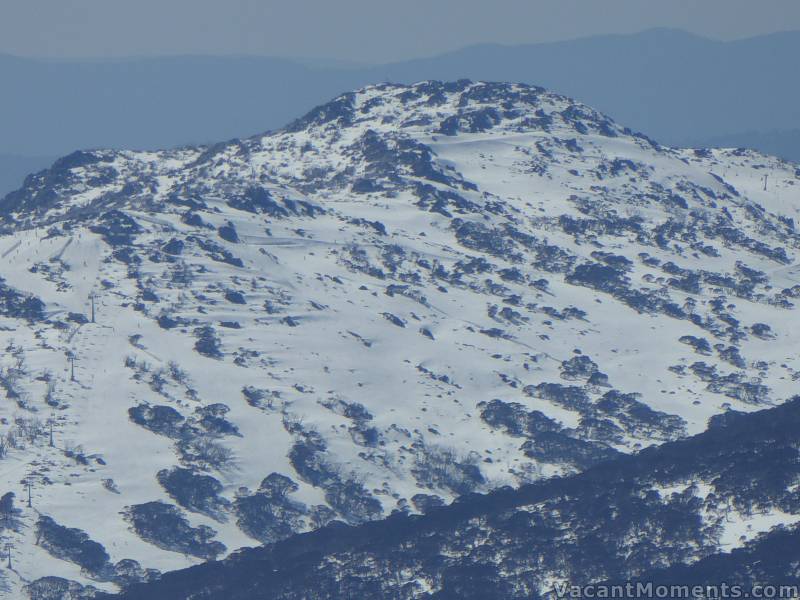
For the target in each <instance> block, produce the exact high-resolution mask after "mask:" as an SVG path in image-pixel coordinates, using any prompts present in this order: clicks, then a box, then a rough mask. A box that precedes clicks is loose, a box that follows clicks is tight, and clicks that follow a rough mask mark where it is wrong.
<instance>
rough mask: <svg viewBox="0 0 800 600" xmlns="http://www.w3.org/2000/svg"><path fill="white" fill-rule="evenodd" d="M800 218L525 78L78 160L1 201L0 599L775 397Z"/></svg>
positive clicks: (103, 578) (783, 388) (739, 181)
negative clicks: (7, 562) (3, 501)
mask: <svg viewBox="0 0 800 600" xmlns="http://www.w3.org/2000/svg"><path fill="white" fill-rule="evenodd" d="M765 177H766V190H765V189H764V188H765V185H764V181H765ZM798 211H800V179H798V170H797V168H796V167H795V166H794V165H791V164H789V163H786V162H782V161H780V160H778V159H775V158H771V157H767V156H763V155H760V154H756V153H754V152H750V151H740V150H679V149H672V148H665V147H662V146H660V145H658V144H657V143H655V142H653V141H651V140H649V139H647V138H645V137H643V136H640V135H636V134H634V133H632V132H631V131H629V130H627V129H625V128H623V127H621V126H619V125H617V124H616V123H614V122H613V121H611V120H610V119H608V118H606V117H605V116H603V115H601V114H599V113H597V112H595V111H593V110H592V109H590V108H588V107H586V106H583V105H581V104H578V103H575V102H573V101H572V100H570V99H568V98H564V97H562V96H557V95H554V94H550V93H548V92H546V91H544V90H542V89H539V88H534V87H528V86H522V85H510V84H486V83H472V82H466V81H462V82H455V83H439V82H424V83H420V84H417V85H413V86H399V85H388V84H386V85H380V86H373V87H368V88H365V89H363V90H360V91H358V92H355V93H352V94H346V95H343V96H341V97H339V98H337V99H335V100H334V101H332V102H331V103H329V104H327V105H325V106H322V107H319V108H318V109H316V110H315V111H312V113H310V114H309V115H307V116H306V117H304V118H303V119H300V120H298V121H296V122H295V123H293V124H291V125H290V126H289V127H287V128H286V129H284V130H281V131H277V132H274V133H268V134H264V135H259V136H256V137H253V138H250V139H247V140H234V141H231V142H226V143H223V144H219V145H217V146H213V147H199V148H183V149H179V150H171V151H164V152H127V151H126V152H116V151H105V150H103V151H91V152H79V153H75V154H73V155H70V156H68V157H65V158H63V159H61V160H59V161H58V162H57V163H56V164H55V165H54V166H53V167H52V168H51V169H50V170H48V171H44V172H42V173H39V174H36V175H34V176H31V177H29V178H28V180H27V181H26V184H25V186H24V187H23V188H22V189H21V190H19V191H17V192H14V193H12V194H10V195H9V196H7V197H6V198H5V200H3V201H2V202H0V215H2V226H3V231H4V234H3V235H2V236H0V257H2V258H0V278H1V279H0V343H1V344H2V347H3V348H4V349H5V352H4V353H3V355H2V357H0V365H2V371H1V372H0V374H1V375H2V388H3V392H4V394H5V396H6V399H5V400H4V401H2V402H0V419H2V421H1V423H2V424H1V425H0V433H2V434H3V436H4V442H3V445H2V456H3V458H2V460H0V493H5V492H6V491H12V492H14V493H15V495H16V498H15V500H14V510H13V512H12V513H11V514H10V515H9V516H8V517H7V518H6V519H5V520H4V523H5V525H3V527H4V529H3V536H4V539H5V543H10V544H12V546H13V549H12V560H13V563H14V570H13V571H10V572H9V571H4V575H3V577H4V579H3V581H2V585H5V586H6V589H7V590H8V593H10V594H21V593H22V591H21V590H22V589H23V587H24V586H25V585H27V584H29V583H30V582H33V581H35V580H37V579H39V578H41V577H45V576H56V577H61V578H64V579H68V580H72V581H75V582H78V583H79V584H81V585H91V586H94V587H97V588H100V589H115V588H116V587H118V586H119V585H121V584H124V582H125V581H126V575H124V573H129V574H130V573H131V572H134V574H133V575H127V577H129V579H127V580H132V579H144V578H147V577H152V576H153V575H154V573H153V572H152V571H151V572H148V571H146V570H147V569H158V570H167V569H175V568H180V567H183V566H187V565H189V564H192V563H195V562H199V561H201V560H205V559H207V558H211V557H214V556H223V555H225V554H227V553H228V552H230V551H233V550H235V549H236V548H239V547H241V546H245V545H253V544H256V543H259V542H267V541H273V540H276V539H280V538H281V537H285V536H287V535H289V534H290V533H292V532H293V531H303V530H307V529H309V528H313V527H315V526H318V525H320V524H323V523H326V522H328V521H330V520H331V519H334V518H336V519H341V520H345V521H348V522H354V523H357V522H360V521H363V520H367V519H374V518H378V517H380V516H381V515H387V514H389V513H391V512H392V511H394V510H412V511H413V510H424V507H425V506H428V505H430V503H431V502H433V503H436V502H441V501H450V500H452V499H453V498H454V497H456V496H457V495H459V494H463V493H466V492H469V491H482V490H488V489H491V488H493V487H497V486H501V485H516V484H519V483H522V482H527V481H531V480H535V479H537V478H540V477H546V476H551V475H557V474H564V473H571V472H575V471H579V470H581V469H583V468H585V467H587V466H589V465H591V464H594V463H595V462H598V461H600V460H604V459H606V458H609V457H612V456H614V455H616V454H617V453H619V452H632V451H635V450H637V449H639V448H642V447H645V446H648V445H651V444H655V443H662V442H665V441H669V440H674V439H678V438H680V437H683V436H686V435H689V434H693V433H697V432H700V431H702V430H704V429H705V427H706V423H707V421H708V419H709V418H710V417H712V416H714V415H717V414H720V413H722V412H725V411H727V410H730V409H735V410H740V411H750V410H755V409H758V408H763V407H764V406H768V405H773V404H777V403H780V402H782V401H784V400H786V399H787V398H789V397H791V396H792V395H793V394H794V393H795V389H796V383H795V381H796V380H797V379H798V378H800V360H799V359H798V356H797V353H796V352H795V348H797V347H798V342H800V329H798V328H796V327H793V320H796V313H795V301H796V298H797V297H798V296H800V265H798V264H797V262H798V261H797V253H798V248H800V236H798V234H797V232H796V231H795V226H794V222H795V220H796V219H797V217H798ZM91 296H94V298H95V310H96V322H94V323H93V322H91V301H90V297H91ZM69 356H74V358H75V360H74V372H75V377H74V380H73V379H72V377H71V370H70V368H71V366H70V360H69ZM51 427H52V432H53V433H52V439H53V443H52V445H51V444H50V430H51ZM177 468H179V469H180V470H179V471H175V470H174V469H177ZM170 473H171V474H173V475H174V477H173V478H171V479H170V478H169V477H168V475H169V474H170ZM271 474H274V475H272V477H271V478H269V479H268V480H266V481H265V479H267V477H268V476H270V475H271ZM280 476H283V477H280ZM26 479H28V480H30V482H31V484H32V487H31V489H32V498H31V499H32V502H31V504H32V507H30V508H29V507H28V506H27V488H26V486H25V485H24V484H23V483H21V482H22V481H23V480H26ZM165 482H166V483H165ZM169 482H171V483H169ZM262 482H263V483H262ZM680 484H681V482H676V485H680ZM154 502H155V503H161V504H152V503H154ZM137 515H138V516H137ZM46 517H49V518H50V519H52V521H53V522H55V523H56V524H57V525H58V526H62V527H63V528H74V529H78V530H81V532H83V534H85V535H83V534H81V533H80V532H78V533H76V532H74V531H73V532H72V533H68V532H69V529H59V528H58V527H52V526H50V527H49V528H48V527H47V524H48V523H51V522H50V521H48V520H46V519H45V520H44V521H43V520H42V519H43V518H46ZM790 517H791V516H787V515H776V516H775V518H770V517H769V516H768V515H767V516H763V515H762V516H759V518H758V523H757V524H755V525H753V527H754V528H755V529H757V530H758V531H761V530H763V529H764V528H765V527H767V528H768V526H771V525H773V524H779V523H781V522H785V521H786V519H789V518H790ZM170 519H173V520H170ZM174 519H178V521H180V522H182V523H184V525H183V526H177V525H176V524H175V523H176V521H175V520H174ZM181 519H184V520H185V521H181ZM742 519H744V517H743V518H742ZM790 520H795V517H791V519H790ZM43 522H44V525H42V523H43ZM742 527H745V528H746V527H747V523H745V521H744V520H742V525H741V526H740V525H738V524H732V525H731V528H730V531H728V530H726V535H725V536H724V538H725V539H724V540H723V542H724V544H723V545H724V548H725V549H729V548H731V547H735V546H736V545H737V544H739V543H741V540H743V539H745V538H746V537H747V535H745V534H744V533H743V532H742ZM751 529H752V528H751ZM176 531H177V532H178V533H176ZM82 536H83V537H82ZM742 536H744V537H742ZM87 540H89V541H87ZM37 542H38V543H37ZM94 542H96V543H97V544H100V545H102V548H103V549H104V552H105V553H107V555H108V556H107V557H105V558H104V557H103V553H102V552H101V551H99V550H98V549H97V545H96V544H94V545H92V543H94ZM81 544H83V546H81ZM76 547H77V548H79V549H81V548H82V549H83V550H80V551H74V549H75V548H76ZM70 549H72V550H70ZM81 552H83V553H81ZM87 555H90V556H91V558H92V559H93V560H90V559H87V558H86V556H87ZM98 557H99V558H98ZM125 559H129V560H127V561H126V560H125ZM120 561H124V562H123V563H120ZM130 561H136V562H137V563H138V565H136V564H134V563H132V562H130Z"/></svg>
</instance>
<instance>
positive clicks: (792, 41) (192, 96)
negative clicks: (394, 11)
mask: <svg viewBox="0 0 800 600" xmlns="http://www.w3.org/2000/svg"><path fill="white" fill-rule="evenodd" d="M797 56H800V32H787V33H779V34H772V35H765V36H760V37H755V38H751V39H746V40H740V41H734V42H719V41H713V40H708V39H704V38H702V37H698V36H695V35H692V34H688V33H685V32H681V31H675V30H666V29H655V30H649V31H645V32H642V33H639V34H634V35H606V36H598V37H591V38H584V39H578V40H572V41H565V42H557V43H547V44H531V45H522V46H500V45H481V46H473V47H469V48H465V49H463V50H459V51H456V52H451V53H447V54H443V55H440V56H435V57H432V58H427V59H420V60H412V61H406V62H399V63H394V64H387V65H381V66H349V65H338V64H337V63H335V62H330V61H310V60H288V59H278V58H258V57H229V58H219V57H216V58H215V57H199V56H186V57H167V58H147V59H145V58H142V59H136V58H132V59H126V60H109V61H103V60H94V61H55V60H49V61H48V60H33V59H24V58H17V57H11V56H0V81H2V82H3V94H2V95H0V153H6V154H13V155H31V156H54V155H60V154H64V153H67V152H69V151H72V150H74V149H78V148H94V147H112V148H122V147H126V148H157V147H158V148H163V147H173V146H176V145H182V144H189V143H203V142H208V141H212V140H220V139H230V138H234V137H239V136H244V135H250V134H252V132H253V131H265V130H270V129H275V128H278V127H281V126H283V125H284V124H285V123H287V122H288V121H289V120H290V119H291V118H293V117H294V116H296V115H297V114H298V113H301V112H303V111H305V110H308V109H310V108H311V107H313V106H314V105H316V104H319V103H320V102H323V101H325V100H326V99H328V98H330V97H333V96H335V95H336V94H339V93H342V92H344V91H347V90H351V89H355V88H357V87H360V86H362V85H366V84H370V83H377V82H381V81H387V80H389V81H393V82H398V83H410V82H414V81H420V80H425V79H440V80H455V79H458V78H461V77H466V78H471V79H480V80H489V81H513V82H524V83H530V84H536V85H542V86H545V87H546V88H548V89H551V90H553V91H556V92H560V93H564V94H566V95H569V96H571V97H574V98H576V99H578V100H581V101H583V102H586V103H588V104H590V105H592V106H594V107H596V108H597V109H599V110H602V111H603V112H605V113H607V114H609V115H610V116H612V117H614V118H615V119H617V120H618V121H620V122H624V123H626V124H628V125H629V126H630V127H631V128H633V129H635V130H639V131H642V132H644V133H646V134H648V135H650V136H651V137H654V138H656V139H658V140H659V141H660V142H662V143H665V144H672V145H686V144H690V143H691V144H695V145H702V146H706V145H714V144H716V143H725V144H726V145H728V144H729V145H734V146H739V145H752V146H754V147H755V148H756V149H759V150H762V151H766V152H776V153H778V154H780V155H781V156H782V157H784V158H789V159H794V160H798V158H800V136H798V133H797V131H798V130H800V107H799V106H798V103H797V101H796V100H797V98H798V96H799V95H800V81H799V80H798V78H797V77H794V76H793V72H794V69H795V67H796V65H795V62H796V57H797ZM745 131H753V132H776V133H774V134H770V135H765V134H759V133H756V134H738V133H736V132H745ZM6 162H7V161H6V160H4V159H2V158H0V172H2V171H4V170H5V171H8V170H9V168H10V167H7V166H6ZM15 180H16V179H15ZM20 183H21V182H20ZM3 185H5V186H6V189H5V190H4V191H7V186H8V184H7V183H6V182H5V181H3V180H0V190H3V187H2V186H3ZM14 187H16V185H15V186H14Z"/></svg>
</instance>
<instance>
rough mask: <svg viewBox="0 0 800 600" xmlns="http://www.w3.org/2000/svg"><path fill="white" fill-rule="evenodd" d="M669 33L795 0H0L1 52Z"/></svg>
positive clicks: (353, 51) (323, 47)
mask: <svg viewBox="0 0 800 600" xmlns="http://www.w3.org/2000/svg"><path fill="white" fill-rule="evenodd" d="M651 27H673V28H679V29H685V30H687V31H692V32H695V33H699V34H702V35H705V36H708V37H712V38H718V39H735V38H741V37H748V36H752V35H758V34H761V33H769V32H774V31H780V30H790V29H800V2H798V0H402V1H398V2H390V1H388V0H371V1H367V0H283V1H273V0H0V53H9V54H17V55H21V56H47V57H64V58H67V57H97V56H133V55H138V56H141V55H164V54H258V55H272V56H296V57H297V56H306V57H325V58H329V59H342V60H354V61H366V62H384V61H391V60H401V59H406V58H413V57H419V56H427V55H431V54H435V53H439V52H444V51H447V50H452V49H456V48H460V47H463V46H466V45H471V44H476V43H484V42H499V43H504V44H518V43H526V42H545V41H554V40H560V39H566V38H573V37H582V36H587V35H593V34H602V33H630V32H634V31H640V30H642V29H648V28H651Z"/></svg>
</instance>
